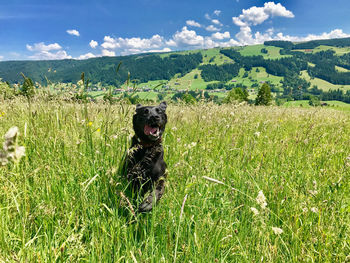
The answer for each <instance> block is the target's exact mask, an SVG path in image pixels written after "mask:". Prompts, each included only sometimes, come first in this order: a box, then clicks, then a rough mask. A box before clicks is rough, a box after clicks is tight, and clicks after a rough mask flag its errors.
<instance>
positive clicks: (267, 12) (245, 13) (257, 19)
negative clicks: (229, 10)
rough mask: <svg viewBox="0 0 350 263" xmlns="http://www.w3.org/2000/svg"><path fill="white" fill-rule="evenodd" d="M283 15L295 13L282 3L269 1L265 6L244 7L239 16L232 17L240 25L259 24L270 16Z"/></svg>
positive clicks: (289, 15)
mask: <svg viewBox="0 0 350 263" xmlns="http://www.w3.org/2000/svg"><path fill="white" fill-rule="evenodd" d="M275 16H281V17H288V18H293V17H294V14H293V13H292V12H291V11H289V10H287V9H286V8H285V7H284V6H282V5H281V4H280V3H278V4H275V3H274V2H267V3H265V4H264V6H263V7H256V6H252V7H251V8H249V9H243V10H242V14H241V15H239V16H238V17H232V20H233V23H234V24H236V25H237V26H239V27H242V26H251V25H254V26H256V25H259V24H261V23H263V22H264V21H265V20H267V19H269V18H270V17H275Z"/></svg>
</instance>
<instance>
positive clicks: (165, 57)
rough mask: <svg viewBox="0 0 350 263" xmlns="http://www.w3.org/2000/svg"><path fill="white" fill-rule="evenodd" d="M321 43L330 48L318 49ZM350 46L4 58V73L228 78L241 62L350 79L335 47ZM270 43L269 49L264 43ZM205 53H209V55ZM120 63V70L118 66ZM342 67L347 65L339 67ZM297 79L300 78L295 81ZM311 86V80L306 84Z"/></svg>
mask: <svg viewBox="0 0 350 263" xmlns="http://www.w3.org/2000/svg"><path fill="white" fill-rule="evenodd" d="M320 45H323V46H328V47H329V49H327V48H326V49H325V50H314V49H316V48H317V47H319V46H320ZM269 47H271V48H276V50H274V51H275V52H279V54H280V55H281V56H280V57H277V58H275V59H270V58H269V57H266V54H268V53H269V51H268V50H267V49H268V48H269ZM346 47H350V38H342V39H328V40H313V41H308V42H304V43H292V42H290V41H266V42H265V43H264V46H263V48H260V49H256V51H255V52H253V53H252V54H249V55H245V54H244V49H245V48H246V47H232V48H221V49H220V51H219V52H220V55H219V56H225V58H229V59H231V61H229V60H226V59H225V60H223V61H222V63H221V64H218V63H216V62H215V61H216V60H215V59H216V58H217V57H218V55H215V56H214V55H213V57H211V58H210V59H209V58H208V59H207V58H206V59H204V55H203V54H204V50H197V51H185V52H170V53H166V54H164V53H162V54H159V53H150V54H137V55H130V56H120V57H98V58H91V59H87V60H73V59H65V60H51V61H3V62H0V78H2V80H3V81H8V82H10V83H18V82H21V81H22V77H21V75H20V73H23V74H24V75H26V76H28V77H30V78H32V79H33V80H34V81H36V82H39V83H44V84H46V81H47V80H49V81H52V82H73V83H76V82H77V81H78V80H79V79H80V75H81V73H82V72H85V76H86V77H87V78H89V79H90V80H91V82H92V83H97V82H101V83H102V84H106V85H115V86H120V85H121V84H122V83H124V82H125V80H127V79H128V77H129V76H130V79H134V80H137V82H138V83H143V82H147V81H152V80H170V79H172V78H174V77H175V76H180V77H181V76H184V75H186V74H187V73H189V72H191V71H193V70H199V72H200V74H201V77H202V79H203V80H204V81H206V82H210V81H218V82H227V81H229V80H231V79H233V78H235V77H236V76H238V74H239V72H240V68H243V69H244V70H245V71H251V70H252V69H253V68H256V67H263V68H265V69H266V72H267V73H268V74H271V75H274V76H279V77H283V78H284V80H283V83H282V85H283V87H284V88H287V87H288V86H291V83H289V82H288V79H291V77H294V78H297V79H301V80H300V81H299V82H300V83H299V82H298V84H297V85H299V86H300V85H301V86H303V85H306V84H305V83H303V82H302V78H300V76H299V75H300V73H301V71H307V72H308V74H309V75H310V77H311V78H315V77H317V78H320V79H322V80H325V81H328V82H330V83H332V84H335V85H349V84H350V49H349V52H346V51H344V52H343V53H341V54H337V52H336V51H335V50H334V49H335V48H346ZM266 48H267V49H266ZM205 56H207V55H205ZM119 63H122V64H121V67H120V70H119V71H118V73H116V68H117V66H118V65H119ZM339 68H341V69H343V71H342V72H339ZM295 83H297V81H296V82H295ZM308 86H310V85H308Z"/></svg>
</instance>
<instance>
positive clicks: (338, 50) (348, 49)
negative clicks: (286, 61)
mask: <svg viewBox="0 0 350 263" xmlns="http://www.w3.org/2000/svg"><path fill="white" fill-rule="evenodd" d="M326 50H333V51H335V54H336V55H338V56H342V55H344V54H347V53H349V52H350V47H333V46H325V45H320V46H318V47H316V48H314V49H312V51H311V52H310V51H308V52H307V53H314V52H320V51H326ZM293 51H300V52H305V49H295V50H293Z"/></svg>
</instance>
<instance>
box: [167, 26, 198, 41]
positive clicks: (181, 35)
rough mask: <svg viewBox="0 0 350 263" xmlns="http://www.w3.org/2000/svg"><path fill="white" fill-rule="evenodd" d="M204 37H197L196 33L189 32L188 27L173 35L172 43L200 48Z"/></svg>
mask: <svg viewBox="0 0 350 263" xmlns="http://www.w3.org/2000/svg"><path fill="white" fill-rule="evenodd" d="M203 40H204V37H202V36H200V35H197V33H196V31H194V30H188V29H187V27H186V26H184V27H183V28H182V30H181V31H180V32H179V31H177V32H176V33H175V34H174V35H173V39H172V41H174V42H173V43H176V46H188V45H189V46H198V45H201V44H202V43H203Z"/></svg>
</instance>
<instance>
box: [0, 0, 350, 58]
mask: <svg viewBox="0 0 350 263" xmlns="http://www.w3.org/2000/svg"><path fill="white" fill-rule="evenodd" d="M237 1H238V0H237ZM220 14H221V10H214V12H213V13H212V14H211V15H209V14H205V16H204V17H205V19H206V20H208V21H210V24H209V25H208V24H207V25H205V24H200V23H199V22H197V21H195V20H187V21H186V26H184V27H182V29H181V30H178V31H176V32H175V33H174V34H173V35H172V36H171V37H170V38H168V39H166V38H164V37H163V36H160V35H158V34H156V35H153V36H152V37H150V38H140V37H132V38H122V37H116V38H114V37H111V36H105V37H104V38H103V42H102V43H101V44H99V43H98V42H97V41H95V40H91V41H90V42H89V46H90V47H91V48H92V49H96V48H97V47H100V53H99V54H93V53H91V52H88V53H86V54H83V55H80V56H79V57H77V58H76V59H88V58H93V57H99V56H115V55H116V54H118V55H129V54H136V53H145V52H170V51H172V50H176V49H177V50H179V49H191V48H192V49H194V48H212V47H229V46H237V45H251V44H260V43H263V42H264V41H266V40H290V41H309V40H314V39H329V38H341V37H350V35H349V34H346V33H344V32H343V31H342V30H341V29H335V30H333V31H331V32H329V33H327V32H325V33H322V34H320V35H313V34H309V35H307V36H305V37H300V36H290V35H284V34H283V33H282V32H276V31H275V30H274V28H269V29H268V30H266V31H265V32H259V31H257V32H253V30H252V27H253V26H257V25H260V24H262V23H264V22H265V21H266V20H268V19H270V18H273V17H285V18H293V17H294V14H293V13H292V12H291V11H290V10H287V9H286V8H285V7H284V6H283V5H281V4H280V3H277V4H276V3H274V2H266V3H265V4H264V6H262V7H257V6H253V7H251V8H249V9H243V10H242V13H241V14H240V15H239V16H237V17H232V22H233V24H235V25H236V26H238V27H239V32H238V33H237V34H236V35H235V39H234V38H232V37H231V34H230V32H229V31H225V32H222V31H221V28H222V27H223V24H222V23H221V22H220V21H219V19H218V18H219V16H220ZM188 27H192V28H197V29H200V30H206V31H209V32H211V33H210V34H211V35H200V34H198V33H197V32H196V31H195V30H193V29H189V28H188ZM66 32H67V33H68V34H70V35H74V36H80V33H79V31H78V30H76V29H70V30H67V31H66ZM27 49H28V50H29V51H31V52H34V54H33V55H32V56H30V57H29V58H31V59H65V58H72V57H71V56H70V55H68V54H67V53H66V51H64V50H63V49H62V47H61V46H60V45H59V44H58V43H53V44H48V45H45V44H44V43H43V42H41V43H36V44H34V45H27ZM1 59H2V57H1V56H0V60H1Z"/></svg>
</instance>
